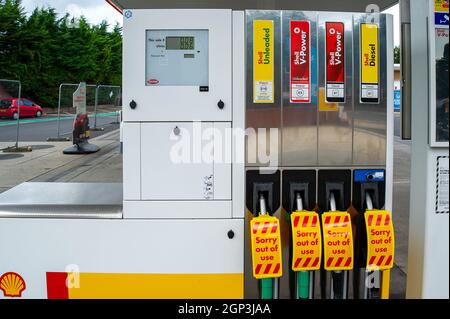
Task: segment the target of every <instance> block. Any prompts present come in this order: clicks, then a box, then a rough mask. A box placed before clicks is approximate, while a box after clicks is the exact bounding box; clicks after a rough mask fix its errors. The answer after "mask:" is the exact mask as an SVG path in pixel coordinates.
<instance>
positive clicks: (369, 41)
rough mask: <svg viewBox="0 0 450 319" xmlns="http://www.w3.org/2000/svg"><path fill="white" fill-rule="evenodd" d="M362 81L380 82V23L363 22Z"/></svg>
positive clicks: (368, 82) (369, 82)
mask: <svg viewBox="0 0 450 319" xmlns="http://www.w3.org/2000/svg"><path fill="white" fill-rule="evenodd" d="M361 82H362V83H367V84H378V25H377V24H374V23H361Z"/></svg>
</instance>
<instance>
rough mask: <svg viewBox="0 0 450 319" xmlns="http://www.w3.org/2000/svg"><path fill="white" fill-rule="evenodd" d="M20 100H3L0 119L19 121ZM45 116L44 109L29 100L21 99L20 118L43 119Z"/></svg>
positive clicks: (0, 107)
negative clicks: (6, 118)
mask: <svg viewBox="0 0 450 319" xmlns="http://www.w3.org/2000/svg"><path fill="white" fill-rule="evenodd" d="M18 104H19V99H17V98H1V99H0V117H8V118H13V119H15V120H17V113H18ZM42 115H44V111H43V110H42V108H41V107H40V106H39V105H37V104H36V103H34V102H33V101H31V100H28V99H20V117H21V118H22V117H41V116H42Z"/></svg>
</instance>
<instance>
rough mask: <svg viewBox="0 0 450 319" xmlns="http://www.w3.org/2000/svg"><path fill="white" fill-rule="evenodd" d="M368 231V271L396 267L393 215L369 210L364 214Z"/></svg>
mask: <svg viewBox="0 0 450 319" xmlns="http://www.w3.org/2000/svg"><path fill="white" fill-rule="evenodd" d="M364 219H365V221H366V229H367V266H366V268H367V270H386V269H390V268H392V267H393V266H394V226H393V224H392V218H391V213H390V212H388V211H386V210H368V211H366V212H365V214H364Z"/></svg>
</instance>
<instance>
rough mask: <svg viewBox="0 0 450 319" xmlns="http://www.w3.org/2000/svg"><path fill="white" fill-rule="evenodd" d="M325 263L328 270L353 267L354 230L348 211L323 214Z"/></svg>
mask: <svg viewBox="0 0 450 319" xmlns="http://www.w3.org/2000/svg"><path fill="white" fill-rule="evenodd" d="M322 232H323V244H324V247H325V249H324V260H325V262H324V265H325V269H326V270H351V269H352V268H353V232H352V223H351V221H350V214H349V213H348V212H338V211H336V212H326V213H323V214H322Z"/></svg>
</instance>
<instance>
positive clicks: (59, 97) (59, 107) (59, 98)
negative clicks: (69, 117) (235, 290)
mask: <svg viewBox="0 0 450 319" xmlns="http://www.w3.org/2000/svg"><path fill="white" fill-rule="evenodd" d="M63 85H64V84H63V83H61V84H60V85H59V91H58V92H59V95H58V134H57V135H56V137H57V138H59V130H60V123H59V120H60V116H61V88H62V86H63Z"/></svg>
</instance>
